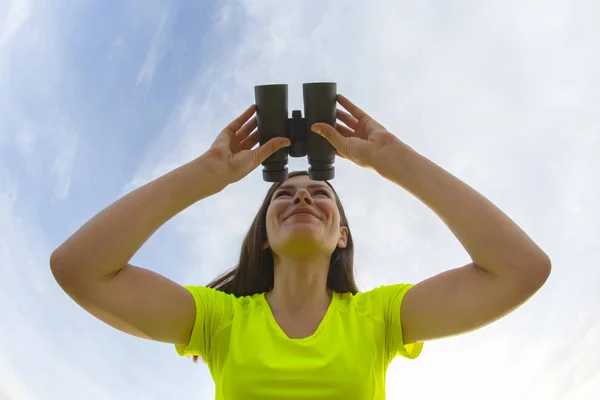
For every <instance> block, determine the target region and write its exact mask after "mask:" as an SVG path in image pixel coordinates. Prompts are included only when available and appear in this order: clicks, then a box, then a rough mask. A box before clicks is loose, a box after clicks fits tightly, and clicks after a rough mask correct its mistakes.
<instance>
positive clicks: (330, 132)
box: [311, 122, 348, 156]
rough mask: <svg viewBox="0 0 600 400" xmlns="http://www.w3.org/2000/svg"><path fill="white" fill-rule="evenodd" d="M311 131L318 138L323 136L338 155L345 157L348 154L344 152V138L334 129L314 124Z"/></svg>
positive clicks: (326, 125) (329, 126)
mask: <svg viewBox="0 0 600 400" xmlns="http://www.w3.org/2000/svg"><path fill="white" fill-rule="evenodd" d="M311 130H312V131H313V132H314V133H316V134H317V135H319V136H323V137H324V138H325V139H327V140H328V141H329V143H331V144H332V145H333V147H335V149H336V150H337V152H338V153H340V154H341V155H342V156H346V155H347V154H348V152H347V151H346V148H345V147H346V140H345V139H346V138H345V137H344V136H342V134H341V133H339V132H338V131H337V130H335V128H334V127H333V126H331V125H329V124H326V123H322V122H321V123H319V122H318V123H315V124H313V126H312V127H311Z"/></svg>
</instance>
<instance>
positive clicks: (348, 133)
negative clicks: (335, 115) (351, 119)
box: [335, 124, 354, 137]
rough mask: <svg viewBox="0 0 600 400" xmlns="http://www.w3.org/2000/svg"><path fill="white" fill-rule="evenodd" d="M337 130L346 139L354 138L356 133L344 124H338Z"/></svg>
mask: <svg viewBox="0 0 600 400" xmlns="http://www.w3.org/2000/svg"><path fill="white" fill-rule="evenodd" d="M335 130H336V131H338V132H339V133H341V134H342V136H344V137H352V136H354V131H353V130H352V129H350V128H348V127H347V126H345V125H342V124H336V125H335Z"/></svg>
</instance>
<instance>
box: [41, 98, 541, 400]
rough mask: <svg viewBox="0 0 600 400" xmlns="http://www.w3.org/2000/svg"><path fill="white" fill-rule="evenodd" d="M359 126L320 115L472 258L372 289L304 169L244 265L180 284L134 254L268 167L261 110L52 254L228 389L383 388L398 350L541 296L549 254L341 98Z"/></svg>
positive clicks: (118, 319)
mask: <svg viewBox="0 0 600 400" xmlns="http://www.w3.org/2000/svg"><path fill="white" fill-rule="evenodd" d="M338 102H339V103H340V104H341V105H342V106H343V107H344V108H345V109H346V110H348V111H349V113H347V112H345V111H342V110H338V111H337V119H338V120H340V121H341V122H343V123H344V124H345V125H342V124H336V127H335V128H334V127H332V126H330V125H327V124H323V123H318V124H315V125H313V127H312V129H313V130H314V131H315V132H317V133H319V134H321V135H322V136H323V137H325V138H326V139H327V140H328V141H329V142H330V143H331V144H332V145H333V146H334V147H335V148H336V150H337V155H338V156H340V157H343V158H346V159H348V160H350V161H352V162H354V163H356V164H357V165H359V166H361V167H364V168H371V169H373V170H375V171H376V172H378V173H379V174H380V175H381V176H382V177H384V178H386V179H388V180H390V181H392V182H394V183H395V184H397V185H399V186H401V187H402V188H404V189H406V190H407V191H409V192H410V193H411V194H413V195H414V196H416V197H417V198H418V199H420V200H421V201H422V202H423V203H424V204H426V205H427V206H428V207H429V208H430V209H431V210H433V211H434V212H435V213H436V214H437V215H438V216H439V217H440V218H441V219H442V220H443V222H444V223H445V224H446V225H447V226H448V228H449V229H450V230H451V231H452V232H453V233H454V235H455V236H456V237H457V239H458V240H459V241H460V242H461V243H462V244H463V246H464V247H465V249H466V251H467V252H468V253H469V255H470V256H471V258H472V262H471V263H469V264H467V265H464V266H462V267H459V268H455V269H451V270H448V271H446V272H443V273H441V274H439V275H436V276H433V277H431V278H429V279H427V280H425V281H423V282H420V283H418V284H416V285H412V284H396V285H387V286H381V287H378V288H376V289H374V290H370V291H367V292H364V293H359V292H358V290H357V288H356V284H355V282H354V276H353V243H352V236H351V234H350V228H349V225H348V221H347V219H346V216H345V214H344V210H343V208H342V204H341V203H340V200H339V198H338V196H337V193H336V192H335V191H334V190H333V187H332V186H331V185H330V184H329V183H328V182H317V181H312V180H310V179H309V178H308V176H307V175H306V173H293V174H290V177H289V178H288V179H287V180H286V181H285V182H283V183H281V184H280V183H275V184H273V185H272V186H271V188H270V189H269V191H268V193H267V195H266V197H265V200H264V202H263V204H262V206H261V208H260V210H259V212H258V215H257V216H256V218H255V219H254V221H253V223H252V226H251V227H250V230H249V232H248V235H247V236H246V239H245V240H244V243H243V245H242V251H241V256H240V262H239V264H238V266H237V267H236V268H235V269H233V270H232V271H230V272H229V273H227V274H226V275H224V276H222V277H221V278H219V279H217V280H216V281H215V282H213V283H211V284H210V285H208V286H209V287H204V286H186V287H182V286H180V285H178V284H176V283H174V282H172V281H170V280H169V279H167V278H165V277H163V276H161V275H158V274H156V273H154V272H152V271H149V270H146V269H143V268H140V267H137V266H134V265H131V264H129V260H130V259H131V258H132V256H133V255H134V254H135V252H136V251H137V250H138V249H139V248H140V247H141V246H142V245H143V244H144V242H146V240H148V238H149V237H150V236H151V235H152V234H153V233H154V232H155V231H156V230H157V229H158V228H159V227H160V226H162V225H163V224H164V223H165V222H166V221H168V220H169V219H170V218H172V217H173V216H175V215H176V214H177V213H179V212H181V211H182V210H184V209H185V208H187V207H189V206H190V205H192V204H194V203H195V202H197V201H199V200H201V199H203V198H206V197H208V196H212V195H214V194H216V193H219V192H220V191H221V190H223V189H224V188H225V187H226V186H228V185H229V184H232V183H235V182H237V181H239V180H240V179H242V178H243V177H245V176H246V175H248V174H249V173H250V172H251V171H253V170H254V169H255V168H257V167H258V166H259V165H261V163H262V162H263V161H264V160H266V159H267V158H268V157H269V156H270V155H271V154H272V153H274V152H275V151H277V150H279V149H281V148H283V147H286V146H289V145H290V141H289V140H288V139H286V138H273V139H271V140H270V141H269V142H267V143H265V144H263V145H262V146H258V147H257V148H256V149H254V150H253V149H252V148H253V147H254V146H255V145H256V144H257V143H258V134H257V132H255V131H254V129H255V128H256V118H255V117H254V118H252V119H250V118H251V117H252V115H253V114H254V111H255V107H254V106H251V107H250V108H248V110H246V111H245V112H244V113H243V114H242V115H241V116H240V117H239V118H237V119H236V120H235V121H233V122H232V123H231V124H230V125H229V126H227V127H226V128H225V129H224V130H223V131H222V132H221V133H220V134H219V136H218V137H217V139H216V140H215V142H214V143H213V145H212V147H211V148H210V149H209V150H208V151H207V152H206V153H205V154H203V155H202V156H200V157H198V158H197V159H195V160H193V161H191V162H189V163H188V164H185V165H183V166H181V167H179V168H177V169H175V170H173V171H171V172H170V173H168V174H166V175H164V176H162V177H160V178H158V179H156V180H154V181H152V182H150V183H148V184H146V185H144V186H142V187H140V188H138V189H136V190H135V191H133V192H131V193H129V194H127V195H126V196H124V197H123V198H121V199H120V200H118V201H117V202H115V203H114V204H112V205H110V206H109V207H107V208H106V209H105V210H103V211H101V212H100V213H99V214H98V215H96V216H95V217H94V218H92V219H91V220H90V221H88V222H87V223H86V224H85V225H84V226H83V227H81V228H80V229H79V230H78V231H77V232H75V233H74V234H73V235H72V236H71V237H70V238H69V239H68V240H67V241H65V242H64V243H63V244H62V245H61V246H60V247H58V248H57V249H56V250H55V251H54V252H53V253H52V256H51V257H50V265H51V268H52V272H53V274H54V276H55V278H56V280H57V282H58V283H59V285H60V286H61V287H62V288H63V289H64V290H65V292H67V293H68V294H69V295H70V296H71V297H72V298H73V299H74V300H75V301H76V302H77V303H78V304H79V305H81V306H82V307H83V308H84V309H86V310H87V311H89V312H90V313H91V314H93V315H95V316H96V317H98V318H99V319H101V320H102V321H104V322H106V323H107V324H110V325H112V326H113V327H115V328H117V329H120V330H122V331H123V332H126V333H129V334H132V335H136V336H139V337H142V338H147V339H152V340H156V341H162V342H168V343H173V344H174V345H175V346H176V350H177V352H178V353H179V354H180V355H186V356H187V355H192V356H194V357H195V358H197V357H198V356H201V357H202V358H203V359H204V361H206V363H207V364H208V367H209V368H210V371H211V374H212V376H213V379H214V381H215V385H216V397H217V398H218V399H246V400H251V399H289V398H298V399H383V398H385V374H386V370H387V367H388V365H389V363H390V362H391V360H392V359H393V358H394V357H395V356H396V355H398V354H399V355H401V356H403V357H406V358H411V359H413V358H416V357H417V356H418V355H419V353H420V352H421V349H422V347H423V342H424V341H426V340H432V339H437V338H443V337H447V336H451V335H457V334H461V333H465V332H468V331H471V330H473V329H476V328H479V327H482V326H484V325H486V324H489V323H491V322H493V321H495V320H497V319H499V318H500V317H502V316H503V315H506V314H507V313H508V312H510V311H512V310H514V309H515V308H516V307H518V306H519V305H520V304H522V303H523V302H525V301H526V300H527V299H528V298H529V297H531V296H532V295H533V294H534V293H535V292H536V291H537V290H538V289H539V288H540V287H541V286H542V285H543V284H544V282H545V281H546V279H547V278H548V276H549V273H550V260H549V258H548V256H547V255H546V254H545V253H544V252H543V251H542V250H541V249H540V248H539V247H538V246H537V245H536V244H535V243H534V242H533V241H532V240H531V239H530V238H529V237H528V236H527V235H526V234H525V233H524V232H523V231H522V230H521V229H520V228H519V227H518V226H517V225H515V224H514V223H513V222H512V221H511V220H510V219H509V218H508V217H507V216H506V215H504V214H503V213H502V212H501V211H500V210H499V209H498V208H496V207H495V206H494V205H492V204H491V203H490V202H489V201H488V200H486V199H485V198H484V197H483V196H481V195H480V194H479V193H477V192H476V191H475V190H473V189H472V188H470V187H469V186H467V185H466V184H465V183H463V182H461V181H460V180H458V179H457V178H455V177H454V176H452V175H451V174H449V173H448V172H446V171H445V170H443V169H442V168H440V167H439V166H437V165H436V164H434V163H433V162H431V161H429V160H428V159H427V158H425V157H423V156H422V155H420V154H418V153H417V152H415V151H414V150H413V149H412V148H410V147H409V146H407V145H406V144H404V143H403V142H401V141H400V140H399V139H398V138H397V137H396V136H394V135H393V134H392V133H390V132H388V131H387V130H386V129H385V128H384V127H383V126H382V125H380V124H379V123H377V122H376V121H375V120H373V119H372V118H371V117H370V116H368V115H367V114H366V113H365V112H363V111H362V110H360V109H359V108H358V107H356V106H355V105H354V104H352V103H351V102H350V101H349V100H348V99H347V98H345V97H344V96H342V95H338Z"/></svg>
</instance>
